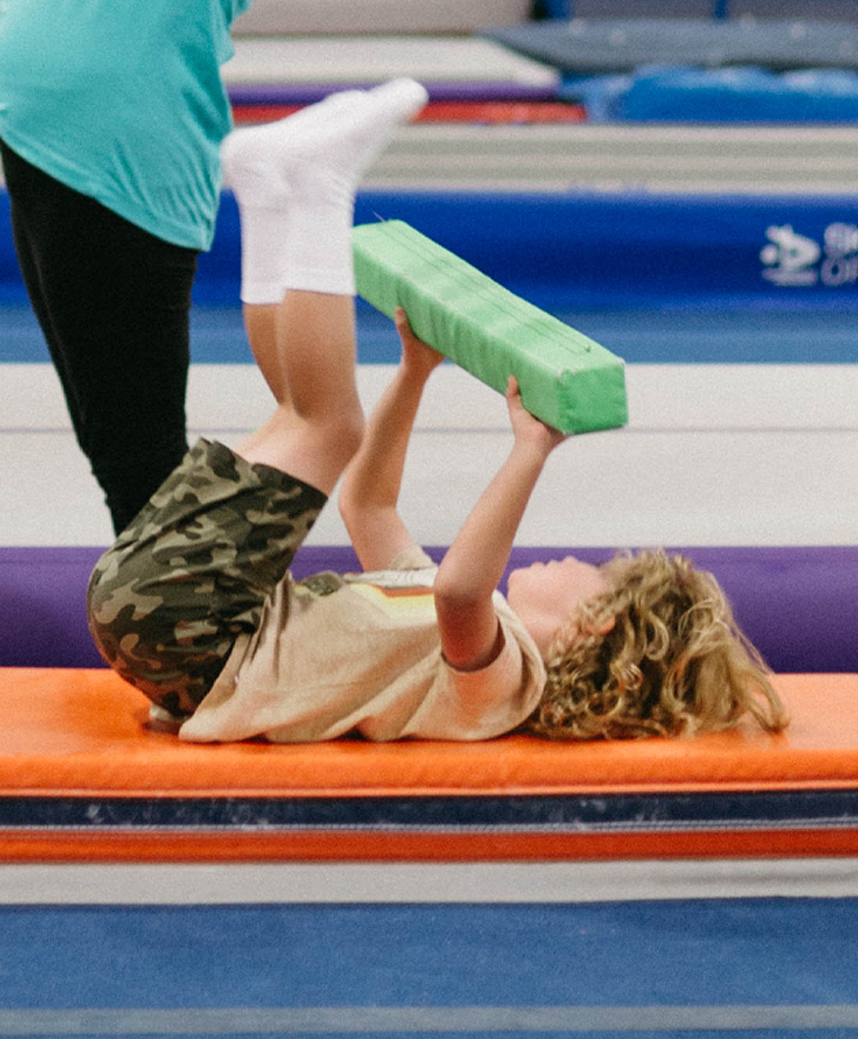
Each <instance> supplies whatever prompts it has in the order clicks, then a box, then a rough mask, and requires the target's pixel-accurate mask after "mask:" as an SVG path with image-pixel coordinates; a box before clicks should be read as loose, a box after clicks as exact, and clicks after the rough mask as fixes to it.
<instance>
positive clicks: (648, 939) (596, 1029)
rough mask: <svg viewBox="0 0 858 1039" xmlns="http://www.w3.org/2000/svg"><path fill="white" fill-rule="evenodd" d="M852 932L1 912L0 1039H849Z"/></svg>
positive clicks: (809, 903) (551, 918) (767, 902)
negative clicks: (637, 1038)
mask: <svg viewBox="0 0 858 1039" xmlns="http://www.w3.org/2000/svg"><path fill="white" fill-rule="evenodd" d="M856 926H858V900H855V899H835V900H829V899H751V900H741V899H739V900H713V901H680V902H643V903H597V904H585V905H563V904H560V905H462V906H449V905H447V906H443V905H442V906H439V905H431V906H430V905H399V906H395V905H394V906H391V905H387V906H381V905H376V906H367V905H349V906H342V905H328V906H319V905H302V906H295V905H293V906H252V905H250V906H229V905H226V906H158V907H146V906H143V907H119V906H111V907H86V906H83V907H65V908H56V907H50V906H45V907H17V908H4V909H2V910H0V933H2V935H3V942H2V951H0V1007H2V1008H3V1009H0V1035H33V1034H46V1033H45V1032H44V1031H43V1032H38V1031H37V1029H38V1028H45V1027H47V1026H46V1024H45V1021H44V1020H43V1021H42V1023H41V1024H39V1019H38V1011H54V1012H55V1013H54V1014H53V1016H51V1017H50V1018H49V1019H47V1020H48V1023H49V1025H50V1029H49V1032H48V1034H56V1035H67V1034H76V1035H80V1034H99V1035H104V1034H112V1035H120V1034H122V1035H126V1034H128V1035H130V1034H144V1033H148V1034H173V1035H200V1034H206V1035H226V1034H230V1035H232V1034H284V1035H285V1034H289V1035H293V1034H346V1033H348V1034H366V1035H376V1034H381V1033H384V1034H386V1035H393V1036H395V1035H401V1036H406V1035H412V1034H415V1033H417V1032H424V1033H426V1032H428V1033H429V1034H444V1033H448V1032H458V1033H459V1034H467V1035H487V1036H488V1035H497V1034H501V1033H505V1034H508V1033H520V1032H527V1033H530V1034H539V1035H543V1036H553V1035H558V1036H559V1035H563V1034H568V1033H569V1032H575V1033H577V1034H584V1035H592V1036H605V1035H620V1034H624V1033H634V1034H636V1035H641V1036H643V1035H665V1034H675V1035H677V1036H680V1035H681V1036H683V1037H685V1039H689V1037H692V1036H701V1037H702V1036H712V1035H718V1034H722V1033H723V1034H725V1035H730V1036H734V1037H735V1036H749V1037H750V1036H752V1035H753V1036H757V1037H761V1039H764V1037H766V1036H792V1035H808V1036H810V1035H812V1036H814V1037H819V1039H821V1037H823V1036H825V1037H829V1036H831V1037H833V1036H845V1035H847V1034H854V1029H855V1028H856V1027H858V969H856V967H858V952H856V945H855V932H856ZM540 1008H542V1009H540ZM779 1008H780V1009H779ZM785 1008H789V1009H785ZM84 1010H86V1011H87V1012H88V1013H89V1019H88V1020H89V1025H88V1026H87V1015H86V1014H84V1013H82V1011H84ZM10 1011H14V1013H10ZM157 1011H167V1012H168V1013H163V1014H162V1016H161V1017H158V1016H157ZM254 1011H256V1012H257V1013H256V1016H254V1013H253V1012H254ZM261 1011H264V1013H262V1012H261ZM433 1015H435V1016H434V1018H433ZM362 1020H363V1022H364V1023H363V1025H361V1021H362ZM433 1021H434V1023H433ZM850 1021H851V1025H849V1026H848V1027H842V1026H843V1025H844V1024H848V1022H850ZM28 1022H29V1025H28ZM838 1025H840V1026H841V1027H837V1026H838ZM111 1029H112V1030H111Z"/></svg>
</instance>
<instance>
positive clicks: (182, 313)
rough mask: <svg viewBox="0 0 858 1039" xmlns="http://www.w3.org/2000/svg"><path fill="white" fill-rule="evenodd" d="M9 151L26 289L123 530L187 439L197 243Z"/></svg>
mask: <svg viewBox="0 0 858 1039" xmlns="http://www.w3.org/2000/svg"><path fill="white" fill-rule="evenodd" d="M3 161H4V169H5V173H6V180H7V186H8V190H9V196H10V201H11V208H12V221H13V231H14V236H15V244H16V249H17V252H18V257H19V262H20V265H21V270H22V274H23V276H24V281H25V284H26V286H27V291H28V294H29V296H30V299H31V302H32V306H33V309H34V312H35V314H36V317H37V319H38V321H39V324H40V325H41V328H42V331H43V333H44V335H45V339H46V341H47V343H48V348H49V350H50V353H51V358H52V360H53V362H54V365H55V367H56V370H57V372H58V374H59V377H60V381H61V383H62V387H63V391H64V393H65V397H66V401H67V404H68V408H69V414H70V415H71V419H72V424H73V428H74V431H75V435H76V437H77V440H78V443H79V444H80V446H81V449H82V450H83V451H84V453H85V454H86V456H87V457H88V458H89V461H90V464H91V466H92V471H93V473H94V475H95V477H96V479H97V480H98V482H99V484H100V485H101V487H102V488H103V490H104V492H105V496H106V500H107V504H108V508H109V509H110V512H111V517H112V520H113V525H114V529H115V530H116V531H119V530H121V529H122V528H123V527H125V525H126V524H127V523H128V522H129V520H130V519H131V518H132V517H133V516H134V515H135V514H136V513H137V512H138V511H139V509H140V508H141V507H142V506H143V504H145V502H146V500H147V499H148V498H149V496H150V495H151V494H152V492H153V491H155V490H156V489H157V488H158V487H159V486H160V484H161V483H162V482H163V480H164V479H165V478H166V477H167V476H168V475H169V473H170V472H172V470H173V469H174V468H175V467H176V465H178V463H179V462H180V461H181V459H182V457H183V455H184V453H185V451H186V450H187V440H186V423H185V389H186V383H187V371H188V361H189V332H188V325H189V311H190V302H191V299H190V296H191V286H192V284H193V279H194V274H195V271H196V252H195V251H194V250H192V249H184V248H181V247H180V246H175V245H171V244H170V243H168V242H163V241H161V240H160V239H158V238H156V237H154V236H153V235H150V234H148V233H147V232H145V231H143V230H142V229H140V228H138V227H135V226H134V225H133V224H131V223H129V222H128V221H126V220H123V219H122V218H121V217H119V216H117V215H116V214H115V213H113V212H111V211H110V210H108V209H106V208H105V207H104V206H102V205H100V203H98V202H96V201H95V200H94V199H91V198H89V197H87V196H85V195H81V194H80V193H78V192H76V191H73V190H71V189H70V188H67V187H66V186H65V185H63V184H60V183H59V182H57V181H56V180H54V179H53V178H51V177H49V176H47V175H46V174H44V173H43V172H42V171H41V170H38V169H36V168H35V167H33V166H32V165H30V164H29V163H26V162H24V160H22V159H21V158H20V157H19V156H17V155H16V154H15V153H14V152H12V151H11V150H10V149H9V148H8V147H4V148H3Z"/></svg>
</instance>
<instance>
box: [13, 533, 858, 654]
mask: <svg viewBox="0 0 858 1039" xmlns="http://www.w3.org/2000/svg"><path fill="white" fill-rule="evenodd" d="M569 551H572V552H574V554H575V555H577V556H579V557H580V558H582V559H586V560H589V561H593V562H601V561H603V560H605V559H607V558H609V557H610V556H611V555H612V554H613V550H612V549H610V548H601V549H599V548H583V549H578V548H576V549H551V548H538V549H537V548H516V549H514V550H513V556H512V560H511V563H510V566H511V567H515V566H524V565H527V564H528V563H530V562H532V561H533V560H535V559H546V558H551V557H552V556H554V557H556V556H561V555H564V554H566V553H567V552H569ZM679 551H683V552H685V553H686V554H688V555H690V556H691V557H692V559H693V560H694V561H695V563H696V564H697V565H698V566H699V567H701V568H703V569H706V570H711V571H712V572H713V573H714V574H715V575H716V577H717V578H718V580H719V581H720V582H721V585H722V586H723V588H724V590H725V591H726V593H727V595H728V597H729V598H730V600H731V602H732V603H733V607H734V609H735V612H736V616H737V618H738V620H739V623H740V624H741V625H742V627H743V628H744V629H745V631H746V632H747V634H748V636H749V637H750V638H751V640H752V641H753V642H754V643H755V644H756V645H757V646H758V647H759V649H760V651H761V652H762V654H763V656H764V657H765V658H766V660H767V661H768V663H769V665H770V666H771V667H772V669H773V670H774V671H778V672H782V673H789V672H807V671H817V672H856V671H858V546H855V547H851V546H849V547H839V546H834V547H798V548H795V547H773V548H754V547H717V548H685V549H679ZM100 552H101V549H98V548H66V547H57V548H0V666H4V667H96V666H99V665H100V664H101V659H100V657H99V656H98V653H97V652H96V650H95V649H94V647H93V645H92V643H91V641H90V638H89V632H88V630H87V625H86V617H85V612H84V601H85V595H86V585H87V581H88V579H89V574H90V571H91V570H92V567H93V565H94V563H95V561H96V559H97V558H98V556H99V554H100ZM430 553H431V555H432V556H433V557H434V558H436V559H439V558H440V556H441V554H442V553H443V549H430ZM324 569H331V570H339V571H343V570H354V569H357V562H356V559H355V556H354V553H353V552H352V551H351V549H350V548H344V547H326V546H305V547H304V548H303V549H302V550H301V552H300V553H299V554H298V557H297V559H296V560H295V565H294V567H293V571H294V573H295V575H296V576H297V577H303V576H305V575H307V574H309V573H315V572H316V571H318V570H324Z"/></svg>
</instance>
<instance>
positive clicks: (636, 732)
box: [88, 80, 785, 742]
mask: <svg viewBox="0 0 858 1039" xmlns="http://www.w3.org/2000/svg"><path fill="white" fill-rule="evenodd" d="M425 100H426V93H425V91H424V90H423V88H422V87H421V86H419V84H417V83H415V82H413V81H411V80H398V81H394V82H392V83H388V84H386V85H384V86H382V87H379V88H376V89H375V90H371V91H366V92H363V91H350V92H346V93H342V94H337V95H333V96H332V97H330V98H328V99H327V100H325V101H324V102H322V103H321V104H319V105H315V106H313V107H310V108H307V109H304V110H303V111H301V112H300V113H299V114H297V115H295V116H293V117H291V118H289V119H287V120H284V121H282V122H280V123H275V124H272V125H269V126H264V127H258V128H252V129H247V130H240V131H238V132H236V133H235V134H233V135H232V136H231V137H230V138H229V139H228V140H227V142H226V144H225V148H224V156H223V158H224V168H225V172H226V176H227V179H228V181H229V183H230V185H231V186H232V188H233V190H234V192H235V194H236V197H237V199H238V203H239V207H240V212H241V220H242V299H243V301H244V305H245V317H246V325H247V329H248V334H249V338H250V341H251V346H252V349H253V352H254V355H255V357H256V359H257V361H258V363H259V365H260V367H261V369H262V372H263V374H264V376H265V378H266V380H267V382H268V384H269V386H270V387H271V389H272V391H273V393H274V396H275V398H276V401H277V406H276V409H275V411H274V414H273V416H272V417H271V419H270V420H269V421H268V422H267V423H266V424H265V425H264V426H263V427H262V428H261V429H259V430H257V431H256V432H255V433H253V434H252V435H251V436H249V437H248V438H247V439H246V440H244V441H243V442H242V443H240V444H239V445H238V446H237V447H236V448H235V450H230V449H229V448H227V447H225V446H223V445H221V444H219V443H211V442H207V441H205V440H201V441H200V442H198V443H197V445H196V446H195V447H194V448H193V449H192V450H191V451H190V452H189V454H188V455H187V457H186V458H185V460H184V462H183V463H182V464H181V465H180V466H179V468H178V469H177V470H176V471H175V472H174V473H173V475H172V476H171V477H170V478H169V479H168V480H167V481H166V482H165V483H164V484H163V486H162V487H161V488H160V490H159V491H158V492H157V493H156V494H155V495H154V496H153V497H152V499H151V500H150V502H149V503H148V504H147V505H146V506H145V507H144V508H143V510H142V511H141V512H140V513H139V514H138V516H137V517H136V518H135V519H134V520H133V521H132V523H131V524H130V525H129V526H128V527H127V528H126V530H125V531H124V532H123V533H122V534H121V535H120V536H119V538H118V540H117V541H116V543H115V544H114V546H113V547H112V548H111V549H110V550H109V551H108V552H107V553H106V554H105V555H104V556H103V557H102V559H101V560H100V561H99V563H98V565H97V566H96V569H95V571H94V573H93V575H92V579H91V582H90V587H89V596H88V606H89V616H90V626H91V629H92V633H93V636H94V638H95V641H96V643H97V645H98V646H99V648H100V650H101V652H102V654H103V655H104V657H105V659H106V660H107V662H108V663H109V664H110V665H111V666H112V667H114V668H115V669H116V670H117V671H118V672H119V674H120V675H122V676H123V678H125V679H126V680H127V681H129V682H130V683H132V684H133V685H135V686H136V687H137V688H139V689H141V690H142V691H143V692H144V693H145V694H146V695H147V696H148V697H149V698H150V699H151V700H152V701H153V708H152V711H153V716H154V717H156V718H160V719H162V720H173V721H176V722H178V723H181V728H180V730H179V734H180V736H181V737H182V738H183V739H187V740H194V741H223V740H241V739H245V738H248V737H253V736H266V737H267V738H268V739H271V740H275V741H284V742H305V741H315V740H327V739H333V738H335V737H338V736H342V735H344V734H347V733H351V734H360V735H362V736H364V737H367V738H369V739H372V740H393V739H399V738H404V737H422V738H426V739H455V740H477V739H487V738H490V737H493V736H498V735H500V734H501V733H505V732H509V731H511V730H513V729H517V728H519V727H524V728H525V729H527V730H529V731H532V732H536V733H539V734H542V735H546V736H551V737H557V738H571V739H582V738H589V737H595V736H607V737H626V736H645V735H686V734H693V733H697V732H706V731H711V730H716V729H722V728H725V727H727V726H730V725H733V724H734V723H736V722H737V721H738V720H739V718H741V717H742V716H743V715H744V714H746V713H750V714H751V715H753V716H754V717H755V718H756V719H757V720H758V721H759V722H760V724H762V725H763V726H764V727H765V728H768V729H778V728H780V727H782V726H783V725H784V723H785V718H784V712H783V708H782V706H781V704H780V701H779V700H778V697H777V695H776V694H775V692H774V690H773V689H772V687H771V686H770V684H769V682H768V680H767V678H766V674H765V671H764V668H763V665H762V663H761V661H760V660H759V658H758V656H757V654H756V653H755V651H754V650H753V649H752V648H751V647H750V646H748V645H747V643H746V642H745V641H744V639H743V638H742V636H741V635H740V633H739V632H738V631H737V629H736V626H735V624H734V621H733V618H732V616H731V613H730V610H729V608H728V606H727V604H726V602H725V600H724V597H723V595H722V594H721V592H720V590H719V588H718V586H717V584H716V583H715V581H714V580H713V579H712V578H711V577H709V576H708V575H706V574H702V573H698V572H696V571H695V570H694V569H693V568H692V567H691V565H690V564H689V563H688V562H686V561H685V560H683V559H677V558H668V557H666V556H665V555H664V554H662V553H658V552H656V553H642V554H640V555H638V556H636V557H634V558H631V557H629V558H624V557H620V558H617V559H615V560H613V561H612V562H610V563H608V564H607V565H605V566H603V567H594V566H590V565H588V564H586V563H583V562H579V561H578V560H576V559H574V558H571V557H570V558H567V559H564V560H562V561H558V562H553V563H548V564H546V565H542V564H536V565H534V566H532V567H529V568H527V569H524V570H518V571H515V572H514V573H513V574H512V575H511V577H510V579H509V594H508V602H507V601H505V600H504V599H503V598H502V597H501V595H500V594H499V593H498V592H497V591H496V588H497V585H498V583H499V581H500V579H501V577H502V574H503V571H504V568H505V565H506V562H507V559H508V557H509V553H510V550H511V547H512V543H513V538H514V536H515V533H516V530H517V528H518V525H519V522H520V520H521V517H522V514H523V512H524V509H525V506H526V505H527V502H528V500H529V498H530V495H531V493H532V491H533V488H534V486H535V484H536V481H537V479H538V477H539V475H540V473H541V472H542V469H543V466H544V463H545V461H546V459H547V457H548V455H549V454H550V452H551V451H553V450H554V448H556V447H557V446H558V444H560V443H561V441H562V440H563V439H564V438H563V436H562V435H561V434H560V433H558V432H556V431H555V430H553V429H551V428H549V427H548V426H546V425H544V424H543V423H542V422H540V421H539V420H537V419H535V418H534V417H533V416H531V415H530V414H529V413H528V412H527V411H525V409H524V408H523V406H522V404H521V399H520V396H519V393H518V387H517V386H516V384H515V381H514V380H513V379H511V380H510V383H509V387H508V389H507V393H506V398H507V405H508V409H509V416H510V423H511V426H512V432H513V444H512V448H511V450H510V453H509V456H508V457H507V459H506V461H505V462H504V463H503V464H502V466H501V467H500V469H499V470H498V472H497V473H496V475H495V477H494V479H493V480H492V481H491V483H490V484H489V486H488V488H487V489H486V490H485V492H484V493H483V495H482V496H481V497H480V498H479V500H478V501H477V503H476V505H475V506H474V508H473V511H472V512H471V513H470V515H469V516H468V518H467V520H466V521H465V523H464V525H463V527H462V529H461V530H460V532H459V534H458V535H457V536H456V538H455V539H454V541H453V543H452V545H451V546H450V548H449V550H448V552H447V553H446V555H445V556H444V559H443V561H442V562H441V564H440V566H438V567H435V566H434V565H433V563H432V561H431V560H430V559H429V557H428V556H427V555H426V554H425V553H424V552H423V551H422V550H421V549H420V548H419V547H418V546H417V545H416V544H415V542H414V541H413V539H412V538H411V536H410V534H409V533H408V531H407V530H406V528H405V526H404V525H403V523H402V521H401V519H400V517H399V515H398V513H397V499H398V495H399V488H400V482H401V477H402V472H403V466H404V462H405V455H406V448H407V444H408V440H409V436H410V433H411V429H412V426H413V422H414V418H415V415H416V412H417V407H418V404H419V402H420V399H421V394H422V391H423V388H424V385H425V383H426V381H427V379H428V378H429V376H430V374H431V372H432V371H433V369H434V368H435V367H436V365H437V364H438V363H439V362H440V361H441V356H440V354H437V353H436V352H435V351H434V350H432V349H430V348H429V347H428V346H426V345H425V344H424V343H422V342H420V341H419V340H417V339H416V338H415V336H414V335H413V334H412V333H411V330H410V327H409V325H408V321H407V318H406V316H405V314H404V313H402V312H399V313H398V314H397V320H396V323H397V328H398V330H399V334H400V337H401V340H402V359H401V362H400V365H399V367H398V369H397V372H396V374H395V376H394V378H393V381H392V382H391V384H390V385H389V386H388V388H387V390H386V391H385V393H384V395H383V397H382V398H381V400H380V402H379V404H378V406H377V407H376V408H375V410H374V411H373V413H372V415H371V416H370V418H369V420H368V422H367V423H364V419H363V414H362V410H361V406H360V402H359V399H358V394H357V390H356V386H355V347H354V305H353V293H354V273H353V268H352V251H351V242H350V231H351V218H352V212H353V204H354V192H355V189H356V187H357V184H358V179H359V176H360V174H361V172H362V171H363V169H365V168H366V167H367V166H368V165H369V163H370V162H371V161H372V160H373V158H374V157H375V156H376V155H377V154H378V152H379V151H380V150H381V148H382V147H383V146H384V145H385V143H386V142H387V140H388V139H389V138H390V136H391V134H392V132H393V130H394V128H395V127H396V125H397V124H398V123H400V122H402V121H404V120H407V119H409V118H411V117H412V116H413V115H414V114H416V112H417V111H419V109H420V108H421V107H422V105H423V104H424V103H425ZM341 475H342V476H343V481H342V487H341V490H340V496H339V502H340V510H341V512H342V515H343V518H344V521H345V523H346V526H347V528H348V531H349V535H350V537H351V539H352V543H353V545H354V548H355V551H356V552H357V556H358V558H359V560H360V563H361V566H362V567H363V569H364V573H362V574H352V575H345V576H339V575H336V574H331V573H325V574H320V575H317V576H316V577H313V578H309V579H307V580H305V581H301V582H296V581H295V580H294V579H293V578H292V576H291V574H290V572H289V566H290V563H291V561H292V558H293V556H294V553H295V551H296V550H297V549H298V548H299V546H300V545H301V542H302V541H303V539H304V537H305V536H306V534H307V532H308V531H309V529H310V528H311V526H312V525H313V522H314V520H315V519H316V517H317V516H318V514H319V511H320V509H321V508H322V506H323V505H324V504H325V502H326V500H327V498H328V496H329V495H330V494H331V493H332V491H333V489H334V486H335V484H336V483H337V481H338V480H339V478H340V476H341Z"/></svg>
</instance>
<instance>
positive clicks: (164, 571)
mask: <svg viewBox="0 0 858 1039" xmlns="http://www.w3.org/2000/svg"><path fill="white" fill-rule="evenodd" d="M326 500H327V498H326V496H325V495H324V494H323V493H322V492H321V491H319V490H317V489H316V488H315V487H311V486H309V485H308V484H305V483H302V482H301V481H300V480H295V479H293V478H292V477H291V476H287V475H286V474H285V473H281V472H280V471H279V470H277V469H272V468H269V467H268V466H264V465H250V464H249V463H248V462H246V461H244V459H242V458H240V457H238V456H237V455H235V454H233V452H232V451H230V450H229V448H227V447H224V446H223V445H222V444H218V443H209V442H208V441H205V440H200V441H198V442H197V444H196V445H195V446H194V447H193V448H192V449H191V451H189V452H188V454H187V455H186V456H185V459H184V461H183V462H182V464H181V465H180V466H179V467H178V468H177V469H176V470H175V471H174V472H173V474H172V475H171V476H170V477H169V478H168V479H167V480H166V481H165V482H164V484H163V485H162V486H161V487H160V489H159V490H158V491H157V492H156V493H155V494H154V495H153V496H152V498H151V499H150V500H149V503H148V504H147V505H145V506H144V507H143V509H142V510H141V511H140V512H139V513H138V515H137V516H136V517H135V518H134V520H132V522H131V523H130V524H129V526H128V527H126V529H125V530H124V531H123V532H122V533H121V534H120V535H119V538H118V539H117V541H116V543H115V544H114V545H113V547H112V548H111V549H109V550H108V551H107V552H106V553H105V554H104V555H103V556H102V557H101V559H100V560H99V561H98V563H97V564H96V567H95V570H94V571H93V574H92V577H91V578H90V582H89V589H88V592H87V608H88V614H89V625H90V630H91V632H92V636H93V638H94V640H95V643H96V645H97V646H98V648H99V651H100V652H101V655H102V656H103V657H104V659H105V660H106V661H107V663H108V664H109V665H110V666H111V667H112V668H114V669H115V670H116V671H118V672H119V674H120V675H122V677H123V678H124V679H125V680H126V681H128V682H130V683H131V684H132V685H135V686H137V688H138V689H141V690H142V691H143V692H144V693H145V694H146V695H147V696H148V697H149V698H150V699H151V700H153V701H154V702H155V703H157V704H159V705H160V706H162V707H165V708H166V709H167V710H168V711H170V712H171V713H172V714H175V715H179V716H183V715H190V714H193V712H194V710H195V709H196V707H197V706H198V705H199V703H200V701H201V700H202V699H203V697H204V696H205V695H206V693H207V692H208V690H209V689H210V688H211V686H212V684H213V683H214V680H215V679H216V678H217V676H218V674H220V671H221V669H222V668H223V665H224V663H225V662H226V658H227V657H228V655H229V653H230V650H231V649H232V646H233V643H234V642H235V640H236V638H237V637H238V635H239V634H240V633H241V632H253V631H255V630H256V628H257V626H258V624H259V619H260V616H261V613H262V606H263V604H264V602H265V599H266V597H267V596H268V594H269V592H270V591H271V590H272V589H273V588H274V586H275V585H276V584H277V583H278V582H279V581H280V580H281V579H282V578H283V576H284V575H285V573H286V571H287V569H288V567H289V564H290V563H291V561H292V558H293V556H294V555H295V551H296V550H297V548H298V547H299V546H300V544H301V542H302V541H303V540H304V538H305V537H306V536H307V533H308V531H309V530H310V528H311V527H312V525H313V523H314V522H315V520H316V517H317V516H318V515H319V512H320V510H321V508H322V506H323V505H324V504H325V501H326Z"/></svg>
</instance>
